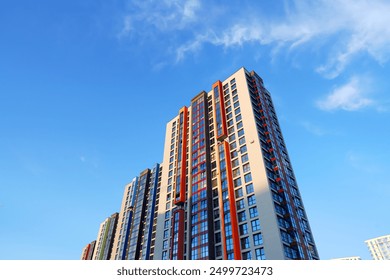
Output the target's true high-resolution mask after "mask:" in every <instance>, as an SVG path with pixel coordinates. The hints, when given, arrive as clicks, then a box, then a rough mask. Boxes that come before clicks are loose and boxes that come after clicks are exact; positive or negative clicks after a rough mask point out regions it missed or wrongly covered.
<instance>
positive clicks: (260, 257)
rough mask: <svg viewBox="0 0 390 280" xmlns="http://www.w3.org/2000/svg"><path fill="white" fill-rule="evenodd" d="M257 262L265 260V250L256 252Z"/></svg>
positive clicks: (260, 249) (261, 249)
mask: <svg viewBox="0 0 390 280" xmlns="http://www.w3.org/2000/svg"><path fill="white" fill-rule="evenodd" d="M255 253H256V260H265V259H266V258H265V253H264V248H259V249H256V250H255Z"/></svg>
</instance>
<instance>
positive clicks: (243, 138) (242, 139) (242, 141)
mask: <svg viewBox="0 0 390 280" xmlns="http://www.w3.org/2000/svg"><path fill="white" fill-rule="evenodd" d="M238 143H239V144H240V146H241V145H244V144H245V136H243V137H242V138H240V139H239V140H238Z"/></svg>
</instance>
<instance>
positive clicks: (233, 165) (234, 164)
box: [232, 158, 240, 168]
mask: <svg viewBox="0 0 390 280" xmlns="http://www.w3.org/2000/svg"><path fill="white" fill-rule="evenodd" d="M239 164H240V162H239V161H238V158H236V159H234V160H233V161H232V167H233V168H234V167H237V166H238V165H239Z"/></svg>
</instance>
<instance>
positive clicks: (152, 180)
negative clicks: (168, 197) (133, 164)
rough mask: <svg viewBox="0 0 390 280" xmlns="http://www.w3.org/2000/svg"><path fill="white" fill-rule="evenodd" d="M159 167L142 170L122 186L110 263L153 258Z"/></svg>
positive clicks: (157, 165)
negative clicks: (121, 197)
mask: <svg viewBox="0 0 390 280" xmlns="http://www.w3.org/2000/svg"><path fill="white" fill-rule="evenodd" d="M161 170H162V168H161V166H160V165H159V164H156V165H155V166H154V167H153V168H152V170H150V169H146V170H144V171H143V172H141V174H140V175H139V176H138V177H135V178H134V179H133V180H132V181H131V183H130V184H128V185H127V186H126V187H125V192H124V195H123V199H122V206H121V211H120V213H119V218H118V226H117V230H116V235H115V239H114V248H113V254H111V259H113V260H139V259H143V260H148V259H152V258H153V248H154V240H155V238H156V232H155V226H154V225H155V224H156V219H157V217H156V215H155V213H156V210H157V209H156V201H158V193H159V184H160V181H159V178H160V174H161Z"/></svg>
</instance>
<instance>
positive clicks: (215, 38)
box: [118, 0, 390, 78]
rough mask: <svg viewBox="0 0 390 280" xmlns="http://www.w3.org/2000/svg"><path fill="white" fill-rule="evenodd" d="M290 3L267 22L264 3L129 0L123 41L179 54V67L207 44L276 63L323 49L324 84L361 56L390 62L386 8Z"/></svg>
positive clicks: (382, 4) (372, 0) (348, 0)
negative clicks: (256, 53) (255, 50)
mask: <svg viewBox="0 0 390 280" xmlns="http://www.w3.org/2000/svg"><path fill="white" fill-rule="evenodd" d="M285 3H286V4H285V9H284V10H279V13H277V14H276V15H275V14H272V15H270V14H268V13H267V12H265V11H264V9H263V7H264V6H265V5H271V4H264V3H263V4H256V3H255V4H252V5H250V6H248V5H246V6H245V5H241V6H237V5H238V4H237V3H236V2H234V1H233V2H232V3H231V5H226V6H221V5H220V3H217V2H216V1H212V0H211V1H207V2H206V1H204V0H158V1H157V0H142V1H141V0H132V1H128V5H127V10H126V11H125V12H124V15H123V18H122V28H121V30H120V32H119V36H118V37H120V38H124V37H126V36H127V35H132V39H133V40H134V41H135V40H137V42H144V43H149V44H150V41H151V40H152V41H154V42H158V45H159V50H160V51H159V53H165V54H174V55H175V60H176V61H183V60H184V59H185V58H186V57H187V56H188V55H191V54H194V53H198V52H200V51H201V50H202V49H203V46H204V45H206V44H209V45H214V46H217V47H221V48H223V49H229V48H235V47H242V46H245V45H248V44H250V45H252V46H253V45H256V44H257V45H259V46H269V47H271V52H270V55H271V57H272V59H274V58H275V57H277V56H278V55H279V54H280V53H281V51H283V52H284V53H286V52H285V51H286V50H287V53H289V52H294V51H302V50H304V51H305V58H307V57H308V55H310V54H312V55H313V56H316V55H317V54H318V52H317V51H318V50H319V49H321V50H323V52H321V53H326V54H325V55H324V56H322V57H320V60H319V62H317V65H313V66H312V67H313V70H315V71H317V72H318V73H319V74H321V75H322V76H324V77H326V78H335V77H337V76H339V75H340V74H341V73H342V72H343V71H344V70H345V69H346V67H348V66H349V65H350V64H351V63H352V62H353V61H355V59H356V58H357V57H358V56H359V55H361V54H365V55H368V56H369V57H371V58H372V59H373V60H375V61H376V62H377V63H379V64H385V63H387V62H388V60H389V59H390V28H389V24H388V15H389V14H390V2H389V1H387V0H318V1H310V0H290V1H285ZM211 14H212V15H213V16H210V15H211ZM133 35H134V36H133ZM139 38H141V39H145V38H147V39H145V40H139ZM316 61H318V59H317V60H316Z"/></svg>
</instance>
